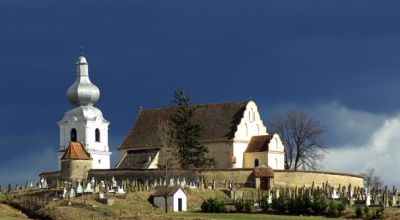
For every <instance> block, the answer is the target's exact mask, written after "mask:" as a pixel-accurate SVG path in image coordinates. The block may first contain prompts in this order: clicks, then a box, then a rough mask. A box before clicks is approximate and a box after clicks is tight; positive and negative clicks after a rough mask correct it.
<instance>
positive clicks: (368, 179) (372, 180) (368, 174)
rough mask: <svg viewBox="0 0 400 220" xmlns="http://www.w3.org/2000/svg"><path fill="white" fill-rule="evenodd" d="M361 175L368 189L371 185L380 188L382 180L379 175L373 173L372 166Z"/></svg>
mask: <svg viewBox="0 0 400 220" xmlns="http://www.w3.org/2000/svg"><path fill="white" fill-rule="evenodd" d="M361 176H363V178H364V185H365V187H368V189H372V188H373V187H379V188H382V186H383V181H382V179H381V177H380V176H378V175H376V174H375V169H374V168H368V169H367V170H366V171H365V172H364V173H361Z"/></svg>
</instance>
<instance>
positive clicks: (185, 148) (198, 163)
mask: <svg viewBox="0 0 400 220" xmlns="http://www.w3.org/2000/svg"><path fill="white" fill-rule="evenodd" d="M190 104H191V103H190V99H189V97H188V96H187V95H186V94H185V93H184V91H183V90H179V91H176V92H175V93H174V98H173V100H172V105H173V106H174V107H175V108H173V111H174V112H173V113H172V116H171V118H170V121H171V126H172V129H173V135H174V139H175V143H176V145H177V147H178V152H179V156H180V157H179V159H180V163H181V166H182V168H184V169H188V168H206V167H209V166H211V165H212V163H213V159H211V158H208V157H207V153H208V149H207V148H206V147H205V146H203V145H201V144H200V142H199V138H200V136H201V134H202V131H203V128H202V126H201V124H199V123H196V122H194V121H193V117H194V115H195V113H196V109H197V108H196V107H195V106H190Z"/></svg>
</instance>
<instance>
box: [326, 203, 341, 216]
mask: <svg viewBox="0 0 400 220" xmlns="http://www.w3.org/2000/svg"><path fill="white" fill-rule="evenodd" d="M327 214H328V216H331V217H338V216H339V211H338V204H337V202H336V201H334V200H331V201H330V202H329V204H328V210H327Z"/></svg>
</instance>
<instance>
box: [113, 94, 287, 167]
mask: <svg viewBox="0 0 400 220" xmlns="http://www.w3.org/2000/svg"><path fill="white" fill-rule="evenodd" d="M193 107H195V112H194V119H193V120H194V121H195V122H196V123H200V124H201V125H202V127H203V134H202V136H201V137H200V143H201V144H202V145H204V146H206V147H207V148H208V151H209V155H208V156H209V157H211V158H214V161H215V163H214V165H213V168H216V169H232V168H255V167H258V166H261V165H262V164H264V165H267V166H269V167H271V168H272V169H274V170H283V169H284V146H283V144H282V141H281V140H280V138H279V135H278V134H269V133H268V132H267V128H266V127H265V125H264V123H263V121H262V120H261V117H260V113H259V112H258V108H257V105H256V103H255V102H254V101H245V102H233V103H220V104H204V105H196V106H193ZM173 112H174V108H173V107H171V108H155V109H141V110H140V111H139V113H138V115H137V117H136V121H135V123H134V125H133V127H132V129H131V130H130V132H129V134H128V135H127V137H126V138H125V139H124V141H123V142H122V144H121V145H120V146H119V147H118V151H119V155H120V160H119V162H118V164H117V168H120V169H125V168H129V169H154V168H157V166H158V161H159V160H160V158H159V157H160V154H159V152H160V146H161V142H160V140H159V138H158V136H157V128H158V126H159V125H160V124H161V123H162V122H164V121H167V120H169V118H170V117H171V114H173ZM160 161H161V160H160Z"/></svg>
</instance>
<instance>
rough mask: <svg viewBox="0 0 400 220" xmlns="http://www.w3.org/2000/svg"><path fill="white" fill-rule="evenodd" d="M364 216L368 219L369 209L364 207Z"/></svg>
mask: <svg viewBox="0 0 400 220" xmlns="http://www.w3.org/2000/svg"><path fill="white" fill-rule="evenodd" d="M364 214H365V217H367V218H369V208H368V206H365V207H364Z"/></svg>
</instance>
